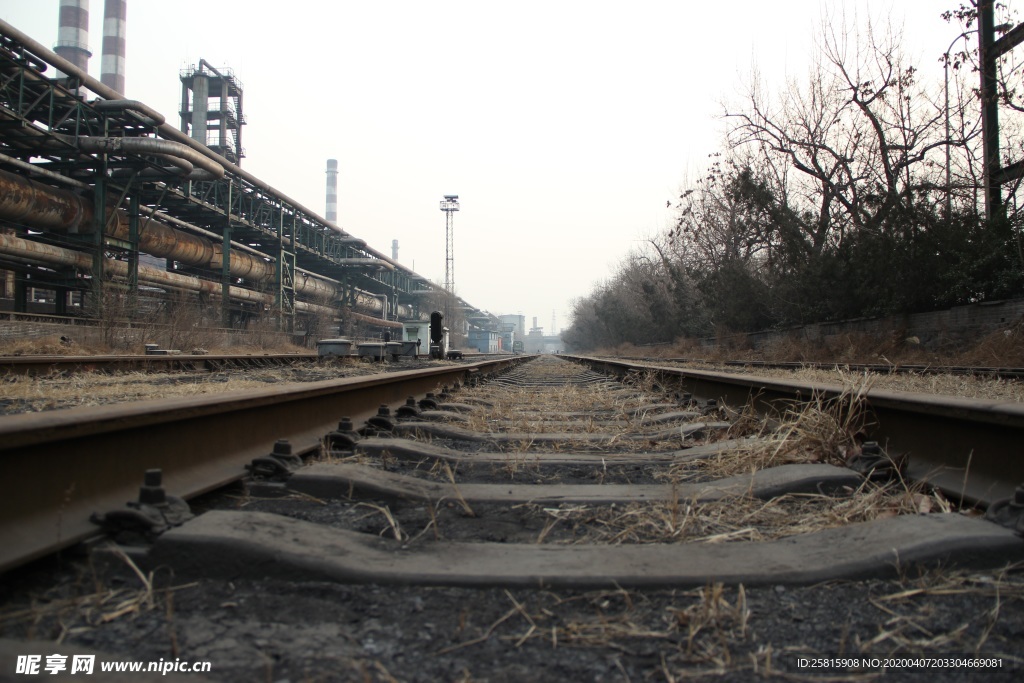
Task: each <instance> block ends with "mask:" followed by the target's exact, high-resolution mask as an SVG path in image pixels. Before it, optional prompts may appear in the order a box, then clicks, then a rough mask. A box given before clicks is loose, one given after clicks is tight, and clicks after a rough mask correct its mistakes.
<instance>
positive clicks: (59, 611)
mask: <svg viewBox="0 0 1024 683" xmlns="http://www.w3.org/2000/svg"><path fill="white" fill-rule="evenodd" d="M107 549H108V552H110V553H111V555H112V556H113V557H114V558H118V559H120V560H121V561H122V562H124V564H125V566H126V567H127V568H128V569H129V570H130V573H131V574H132V575H134V576H135V577H136V578H137V579H138V583H137V584H136V585H131V586H124V587H120V588H111V587H107V586H104V585H102V583H101V582H100V580H99V579H98V578H97V577H96V576H95V575H93V576H92V577H90V578H91V580H89V581H88V582H87V585H89V586H91V591H90V592H85V593H80V594H74V595H71V596H68V597H50V596H39V597H37V596H33V597H32V598H31V601H30V604H29V605H28V606H27V607H26V606H13V607H9V608H6V609H4V610H2V611H0V630H4V631H7V630H9V629H11V628H15V627H21V628H24V629H26V633H27V635H26V637H27V638H29V639H32V638H35V637H39V635H40V634H38V631H39V629H42V628H51V627H52V626H51V625H53V624H57V625H59V629H60V630H59V633H58V635H57V636H56V643H57V644H59V643H61V642H62V641H63V640H64V638H65V637H67V636H69V635H77V634H79V633H84V632H87V631H89V630H91V629H93V628H94V627H97V626H100V625H102V624H105V623H108V622H111V621H114V620H117V619H121V618H123V617H134V616H136V615H138V614H141V613H143V612H148V611H152V610H155V609H159V608H164V609H173V608H170V607H168V605H169V601H170V600H171V599H172V596H173V594H174V592H176V591H180V590H183V589H186V588H191V587H193V586H195V585H196V584H194V583H192V584H186V585H179V586H173V587H168V588H156V587H155V586H154V575H153V573H152V572H150V573H148V574H146V573H144V572H143V571H142V570H140V569H139V567H138V566H137V565H136V564H135V562H133V561H132V559H131V558H130V557H128V556H127V555H126V554H125V553H124V552H123V551H122V550H121V549H120V548H118V547H117V546H116V545H114V544H109V545H108V548H107ZM43 637H46V638H49V637H50V636H49V635H44V636H43Z"/></svg>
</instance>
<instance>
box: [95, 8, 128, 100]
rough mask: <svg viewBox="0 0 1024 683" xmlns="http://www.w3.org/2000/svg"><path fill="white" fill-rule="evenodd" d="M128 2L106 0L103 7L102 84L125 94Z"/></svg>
mask: <svg viewBox="0 0 1024 683" xmlns="http://www.w3.org/2000/svg"><path fill="white" fill-rule="evenodd" d="M127 16H128V0H106V2H105V3H104V5H103V57H102V61H101V63H100V82H101V83H103V85H105V86H107V87H108V88H112V89H114V90H116V91H117V92H119V93H122V94H124V55H125V30H126V23H125V19H126V17H127Z"/></svg>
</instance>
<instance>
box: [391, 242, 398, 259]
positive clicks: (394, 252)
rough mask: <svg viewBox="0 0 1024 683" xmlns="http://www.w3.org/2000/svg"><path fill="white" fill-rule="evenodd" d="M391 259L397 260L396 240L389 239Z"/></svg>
mask: <svg viewBox="0 0 1024 683" xmlns="http://www.w3.org/2000/svg"><path fill="white" fill-rule="evenodd" d="M391 260H392V261H397V260H398V240H391Z"/></svg>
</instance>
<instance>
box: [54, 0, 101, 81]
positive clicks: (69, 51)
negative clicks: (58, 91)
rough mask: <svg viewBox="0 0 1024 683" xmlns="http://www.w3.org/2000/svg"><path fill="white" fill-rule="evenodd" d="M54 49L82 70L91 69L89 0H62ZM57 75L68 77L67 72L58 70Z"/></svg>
mask: <svg viewBox="0 0 1024 683" xmlns="http://www.w3.org/2000/svg"><path fill="white" fill-rule="evenodd" d="M53 51H54V52H56V53H57V54H58V55H60V56H61V57H63V58H64V59H66V60H68V61H69V62H71V63H72V64H74V65H75V66H76V67H78V68H79V69H81V70H82V71H89V58H90V57H92V53H91V52H89V0H60V14H59V16H58V19H57V44H56V45H55V46H54V48H53ZM57 77H58V78H66V77H67V74H64V73H62V72H59V71H58V72H57Z"/></svg>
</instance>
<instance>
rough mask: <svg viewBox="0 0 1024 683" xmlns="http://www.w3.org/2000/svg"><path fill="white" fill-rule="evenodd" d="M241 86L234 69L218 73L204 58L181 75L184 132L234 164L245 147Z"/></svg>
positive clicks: (182, 129)
mask: <svg viewBox="0 0 1024 683" xmlns="http://www.w3.org/2000/svg"><path fill="white" fill-rule="evenodd" d="M244 125H245V116H244V115H243V113H242V84H241V82H239V80H238V79H237V78H235V74H234V72H233V71H232V70H231V69H222V70H217V69H215V68H213V67H212V66H210V63H209V62H207V61H206V60H205V59H200V60H199V67H198V68H197V67H194V66H191V67H189V68H187V69H184V70H183V71H182V72H181V131H182V132H183V133H185V134H186V135H188V136H189V137H190V138H192V139H193V140H195V141H196V142H199V143H202V144H204V145H206V146H207V147H209V148H210V149H212V150H213V151H214V152H216V153H217V154H219V155H221V156H222V157H224V158H225V159H227V160H228V161H230V162H231V163H233V164H235V165H241V163H242V158H243V157H244V156H245V148H243V147H242V126H244Z"/></svg>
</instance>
